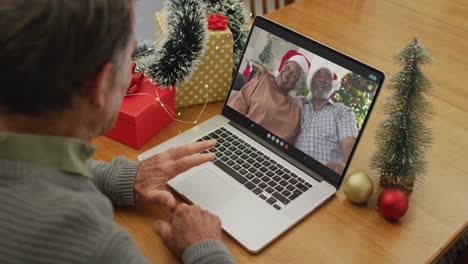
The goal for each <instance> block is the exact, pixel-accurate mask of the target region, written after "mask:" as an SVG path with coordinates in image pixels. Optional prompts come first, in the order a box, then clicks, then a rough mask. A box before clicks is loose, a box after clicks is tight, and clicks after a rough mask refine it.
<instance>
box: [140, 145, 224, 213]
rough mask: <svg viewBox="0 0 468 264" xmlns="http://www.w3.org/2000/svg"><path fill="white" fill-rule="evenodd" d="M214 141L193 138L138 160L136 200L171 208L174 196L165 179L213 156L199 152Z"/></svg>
mask: <svg viewBox="0 0 468 264" xmlns="http://www.w3.org/2000/svg"><path fill="white" fill-rule="evenodd" d="M215 145H216V140H207V141H200V142H194V143H190V144H187V145H183V146H180V147H176V148H171V149H169V150H167V151H165V152H162V153H158V154H156V155H154V156H152V157H151V158H148V159H146V160H144V161H142V163H141V164H140V166H139V167H138V170H137V173H136V176H135V187H134V189H135V196H136V200H142V201H145V202H152V203H157V204H162V205H165V206H168V207H169V208H173V207H174V206H175V200H174V197H173V196H172V195H171V193H170V192H168V191H167V189H166V182H167V181H168V180H170V179H172V178H173V177H175V176H177V175H178V174H180V173H182V172H184V171H186V170H188V169H190V168H193V167H195V166H198V165H200V164H203V163H205V162H208V161H210V160H212V159H214V158H215V154H214V153H206V154H200V152H202V151H204V150H207V149H210V148H212V147H214V146H215Z"/></svg>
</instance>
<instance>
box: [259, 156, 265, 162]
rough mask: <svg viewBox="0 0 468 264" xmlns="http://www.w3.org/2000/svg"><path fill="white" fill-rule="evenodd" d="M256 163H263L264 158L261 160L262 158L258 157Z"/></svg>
mask: <svg viewBox="0 0 468 264" xmlns="http://www.w3.org/2000/svg"><path fill="white" fill-rule="evenodd" d="M257 161H258V162H264V161H265V159H264V158H262V157H258V158H257Z"/></svg>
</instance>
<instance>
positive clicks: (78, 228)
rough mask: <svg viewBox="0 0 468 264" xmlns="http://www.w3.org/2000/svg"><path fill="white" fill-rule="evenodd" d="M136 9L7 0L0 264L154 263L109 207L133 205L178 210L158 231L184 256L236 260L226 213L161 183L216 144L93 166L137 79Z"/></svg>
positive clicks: (1, 64) (122, 1) (2, 35)
mask: <svg viewBox="0 0 468 264" xmlns="http://www.w3.org/2000/svg"><path fill="white" fill-rule="evenodd" d="M132 13H133V2H132V1H129V0H81V1H65V0H54V1H50V0H36V1H24V0H4V1H1V2H0V17H2V21H3V23H2V25H0V27H1V30H0V44H1V47H2V49H1V51H0V74H1V76H2V91H1V93H0V200H1V203H0V233H1V237H2V238H1V239H0V263H146V261H145V259H144V258H143V257H142V255H141V254H140V253H139V252H138V249H137V247H136V245H135V243H134V242H133V241H132V239H131V238H130V236H129V235H128V234H127V232H125V231H124V230H123V229H122V228H121V227H120V226H119V225H117V224H116V223H114V222H113V219H112V217H113V209H112V206H111V203H110V202H113V203H114V205H131V204H133V203H134V202H135V200H139V201H142V202H147V203H157V204H161V205H163V206H167V207H169V208H170V209H171V210H170V212H171V217H170V221H169V222H165V221H161V220H159V221H158V222H156V225H155V228H156V231H157V232H158V233H159V234H160V235H161V238H162V241H163V242H164V243H165V244H166V245H167V246H168V247H169V249H170V250H171V251H172V252H173V253H174V254H175V255H176V256H177V257H180V258H181V259H182V261H183V262H185V263H233V258H232V256H231V255H230V253H229V252H228V251H227V249H226V248H225V247H224V245H223V244H222V242H221V228H220V221H219V218H218V217H216V216H214V215H212V214H211V213H209V212H207V211H205V210H202V209H200V207H198V206H196V205H193V206H189V205H187V204H180V205H178V206H176V204H175V200H174V197H172V195H171V194H170V193H169V192H167V191H164V189H163V187H164V185H165V183H166V181H167V180H168V179H170V178H172V177H174V176H175V175H176V174H178V173H181V172H182V171H184V170H187V169H189V168H191V167H193V166H196V165H199V164H201V163H204V162H207V161H209V160H211V159H213V158H214V157H213V155H212V154H199V153H200V152H201V151H203V150H206V149H208V148H210V147H213V146H214V145H215V144H216V142H214V141H209V142H201V143H193V144H190V145H185V146H182V147H179V148H174V149H171V150H169V151H167V152H164V153H160V154H158V155H156V156H154V157H152V158H150V159H148V160H146V161H144V162H142V163H141V164H139V163H136V162H132V161H129V160H127V159H125V158H122V157H119V158H116V159H114V160H113V162H112V163H105V162H96V161H87V160H88V159H89V158H90V157H91V156H92V155H93V153H94V147H93V146H92V145H90V144H89V143H88V142H89V141H90V140H92V139H93V138H94V137H96V136H98V135H100V134H102V133H103V132H104V131H106V130H108V129H109V128H110V127H111V126H112V124H113V123H114V121H115V117H116V115H117V112H118V109H119V107H120V105H121V103H122V100H123V97H124V95H125V93H126V90H127V88H128V85H129V81H130V69H129V66H130V57H131V54H132V52H133V50H134V49H135V46H136V45H135V36H134V32H133V14H132ZM106 196H107V198H106Z"/></svg>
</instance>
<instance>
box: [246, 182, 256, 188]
mask: <svg viewBox="0 0 468 264" xmlns="http://www.w3.org/2000/svg"><path fill="white" fill-rule="evenodd" d="M244 186H245V187H247V189H249V190H252V189H253V188H255V184H253V183H252V182H247V183H246V184H244Z"/></svg>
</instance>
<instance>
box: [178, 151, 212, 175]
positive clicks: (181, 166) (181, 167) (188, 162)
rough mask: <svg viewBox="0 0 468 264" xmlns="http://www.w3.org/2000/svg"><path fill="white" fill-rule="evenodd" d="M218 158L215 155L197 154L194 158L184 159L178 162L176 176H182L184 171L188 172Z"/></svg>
mask: <svg viewBox="0 0 468 264" xmlns="http://www.w3.org/2000/svg"><path fill="white" fill-rule="evenodd" d="M215 157H216V155H215V154H214V153H206V154H195V155H192V156H188V157H184V158H181V159H179V160H176V162H175V166H176V168H175V169H176V174H180V173H182V172H184V171H187V170H189V169H191V168H193V167H196V166H199V165H201V164H203V163H206V162H208V161H211V160H213V159H214V158H215Z"/></svg>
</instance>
